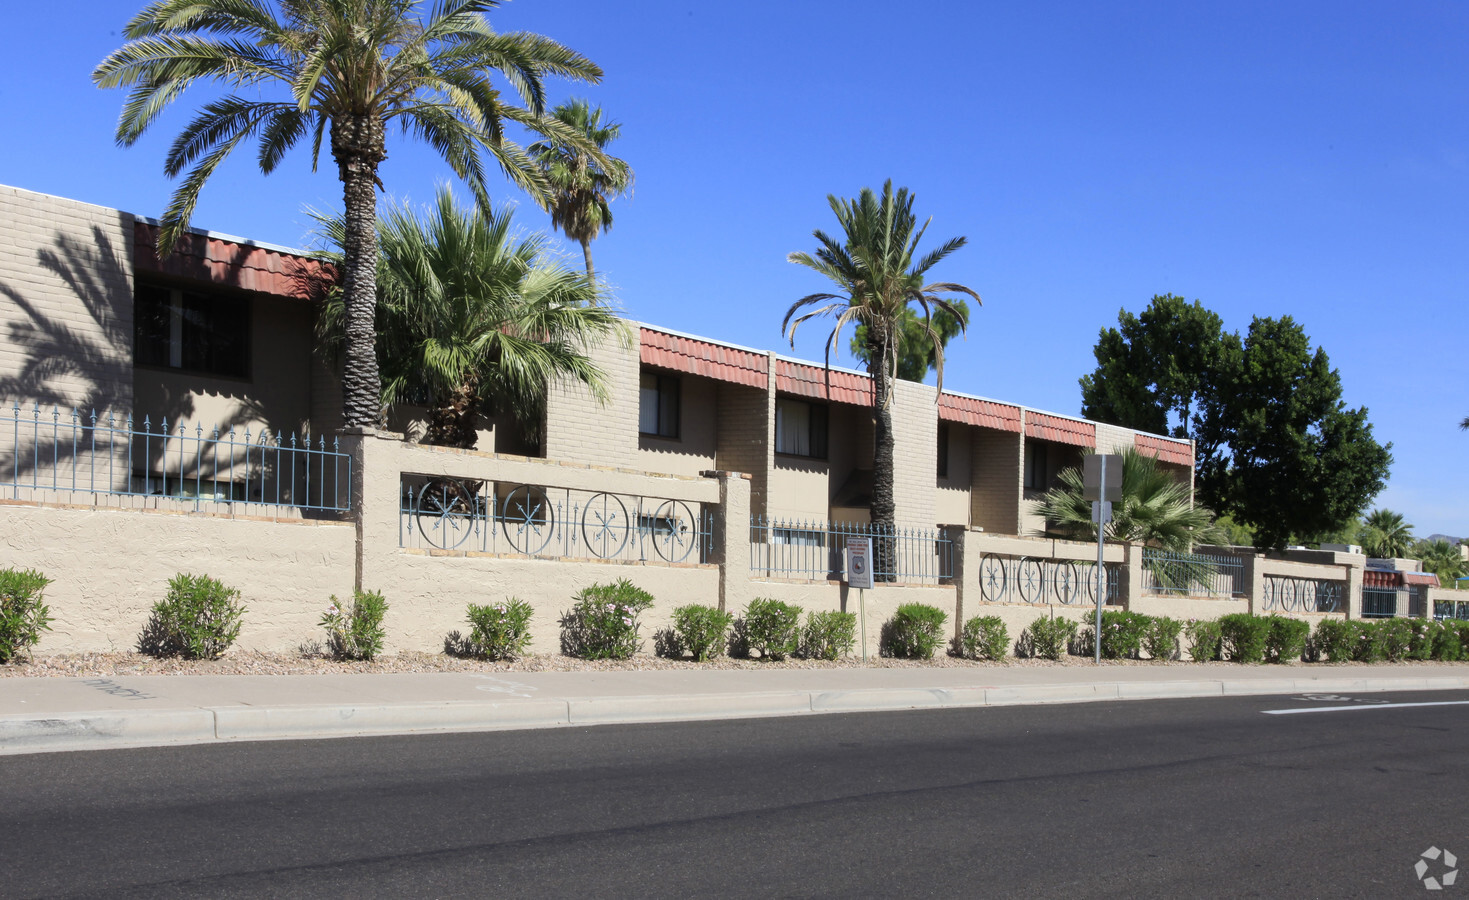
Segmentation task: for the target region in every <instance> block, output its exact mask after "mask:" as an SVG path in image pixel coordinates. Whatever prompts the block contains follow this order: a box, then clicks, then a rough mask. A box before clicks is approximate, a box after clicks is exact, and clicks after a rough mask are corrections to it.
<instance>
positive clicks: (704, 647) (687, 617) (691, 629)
mask: <svg viewBox="0 0 1469 900" xmlns="http://www.w3.org/2000/svg"><path fill="white" fill-rule="evenodd" d="M733 623H734V614H733V613H727V612H724V611H722V610H720V609H717V608H715V607H713V606H700V605H699V604H697V603H691V604H689V605H688V606H680V607H678V608H677V609H675V610H674V611H673V627H672V628H670V629H667V630H666V632H664V635H663V639H662V640H661V641H660V644H661V645H662V646H661V648H660V652H661V653H662V654H663V655H664V656H668V657H670V658H673V659H681V658H683V655H684V653H685V652H688V653H690V654H692V655H693V657H694V662H708V661H709V658H710V657H711V656H718V655H719V654H720V653H722V652H724V643H725V640H726V639H727V638H728V637H729V626H730V625H731V624H733Z"/></svg>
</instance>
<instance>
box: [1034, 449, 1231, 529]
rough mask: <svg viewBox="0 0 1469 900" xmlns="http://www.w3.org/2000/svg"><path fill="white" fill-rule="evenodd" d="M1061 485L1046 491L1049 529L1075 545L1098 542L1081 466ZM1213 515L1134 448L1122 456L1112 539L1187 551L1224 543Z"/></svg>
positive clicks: (1043, 509) (1065, 473)
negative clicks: (1084, 494) (1119, 496)
mask: <svg viewBox="0 0 1469 900" xmlns="http://www.w3.org/2000/svg"><path fill="white" fill-rule="evenodd" d="M1058 477H1059V479H1060V481H1061V484H1060V485H1059V486H1057V487H1054V488H1051V489H1050V490H1048V491H1046V493H1045V495H1044V496H1043V497H1042V498H1041V500H1040V505H1039V507H1038V509H1037V512H1039V513H1040V515H1041V516H1043V517H1044V518H1045V520H1046V525H1047V527H1048V529H1050V530H1054V531H1055V532H1057V533H1059V534H1061V535H1064V536H1065V537H1068V538H1071V539H1073V540H1092V541H1094V540H1096V539H1097V526H1096V524H1095V523H1093V522H1092V509H1091V501H1089V500H1085V499H1083V498H1082V470H1081V468H1080V467H1076V468H1068V469H1063V470H1061V473H1060V475H1059V476H1058ZM1225 538H1226V535H1225V534H1224V533H1223V530H1222V529H1220V528H1218V527H1217V526H1216V525H1215V524H1214V514H1213V513H1212V512H1210V511H1209V510H1208V509H1205V508H1204V507H1202V506H1195V505H1194V504H1193V497H1192V494H1191V492H1190V490H1189V486H1188V485H1187V484H1184V483H1182V482H1180V481H1177V480H1175V479H1174V478H1173V476H1172V475H1170V474H1168V473H1167V472H1166V471H1164V470H1162V469H1160V468H1159V467H1158V460H1157V459H1155V458H1154V457H1151V456H1148V455H1147V454H1145V453H1140V452H1138V451H1137V450H1136V449H1134V448H1131V447H1129V448H1126V449H1124V450H1123V451H1122V500H1121V501H1119V502H1114V503H1113V504H1112V521H1111V523H1110V524H1109V525H1108V526H1107V539H1108V540H1113V541H1131V542H1133V543H1138V544H1145V545H1147V546H1150V547H1157V548H1160V549H1163V550H1171V551H1175V552H1179V553H1182V552H1187V551H1188V550H1189V549H1190V548H1191V547H1192V546H1193V545H1194V544H1212V543H1216V542H1220V541H1223V540H1224V539H1225Z"/></svg>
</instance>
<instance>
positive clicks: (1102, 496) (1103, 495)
mask: <svg viewBox="0 0 1469 900" xmlns="http://www.w3.org/2000/svg"><path fill="white" fill-rule="evenodd" d="M1097 497H1098V498H1099V499H1098V500H1097V625H1096V629H1095V630H1094V631H1093V632H1092V634H1093V636H1094V638H1095V640H1093V641H1092V643H1093V644H1094V645H1096V646H1095V647H1094V648H1093V649H1094V650H1095V651H1096V654H1097V658H1096V664H1097V665H1099V666H1100V665H1101V664H1102V582H1103V575H1104V574H1105V571H1104V564H1103V562H1102V546H1103V544H1104V542H1105V541H1106V533H1107V457H1106V455H1105V454H1104V455H1103V456H1102V485H1101V488H1100V489H1099V490H1098V491H1097Z"/></svg>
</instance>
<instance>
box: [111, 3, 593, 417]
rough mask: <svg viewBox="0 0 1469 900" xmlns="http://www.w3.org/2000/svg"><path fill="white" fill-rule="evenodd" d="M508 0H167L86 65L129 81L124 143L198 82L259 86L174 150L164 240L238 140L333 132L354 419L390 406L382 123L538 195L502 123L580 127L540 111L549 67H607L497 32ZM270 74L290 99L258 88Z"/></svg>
mask: <svg viewBox="0 0 1469 900" xmlns="http://www.w3.org/2000/svg"><path fill="white" fill-rule="evenodd" d="M498 5H499V0H442V2H439V3H437V4H436V5H435V6H434V8H433V9H432V11H431V12H430V13H429V15H428V17H427V18H420V16H419V15H418V8H419V0H274V2H272V0H157V2H154V3H152V4H150V5H149V6H147V7H146V8H144V9H143V10H142V12H140V13H138V14H137V16H135V17H134V18H133V19H132V21H130V22H129V23H128V24H127V27H126V28H125V29H124V34H125V35H126V37H127V38H128V43H126V44H124V45H123V46H122V47H121V48H119V49H118V50H116V51H114V52H113V53H112V54H111V55H109V56H108V57H107V58H106V59H104V60H103V61H102V63H101V64H100V65H98V66H97V69H96V71H94V72H93V73H92V79H93V81H95V82H96V83H97V84H98V85H99V86H101V87H104V88H114V87H128V88H131V91H130V92H129V94H128V97H127V100H126V102H125V103H124V104H123V109H122V116H121V118H120V119H119V121H118V125H117V141H118V143H119V144H121V145H123V146H131V145H132V144H133V143H134V142H136V141H137V140H138V138H139V137H141V136H142V134H143V132H144V131H146V130H147V129H148V126H150V125H151V124H153V122H154V121H155V120H156V119H157V117H158V115H159V114H160V113H161V112H162V111H163V109H164V108H165V107H167V106H168V104H169V103H171V102H172V101H173V100H175V99H177V98H178V96H179V95H180V94H182V93H183V92H184V91H185V90H186V89H187V88H188V87H190V86H191V85H193V84H194V83H196V82H199V81H206V82H219V83H223V84H225V85H228V86H230V87H232V88H243V89H245V92H246V93H247V94H248V95H249V96H239V95H234V94H231V95H230V96H226V97H224V98H222V99H218V100H214V101H212V102H210V103H207V104H205V105H204V107H203V109H202V110H201V111H200V113H199V114H198V116H196V117H195V118H194V120H193V121H191V122H190V123H189V124H188V125H187V126H186V127H185V128H184V130H183V132H182V133H180V134H179V136H178V137H177V138H176V139H175V140H174V142H173V146H172V147H171V148H170V149H169V152H168V156H167V158H166V160H165V163H164V171H165V172H167V173H168V175H169V176H170V177H177V176H179V175H184V179H183V181H182V182H181V183H180V184H179V186H178V189H177V190H176V191H175V192H174V195H173V199H172V200H171V201H170V203H169V206H168V209H167V211H166V212H165V213H164V216H163V228H162V230H161V233H160V236H159V252H160V253H163V254H167V253H169V252H170V251H171V250H172V248H173V245H174V243H175V241H176V240H177V239H178V236H179V235H180V234H181V233H182V232H183V229H184V228H185V227H186V226H187V225H188V221H189V216H190V214H191V213H192V212H193V210H194V206H195V204H196V202H197V201H198V198H199V192H200V190H201V189H202V188H203V186H204V182H205V181H207V180H208V178H209V176H210V175H211V174H212V173H213V172H214V170H215V169H216V168H218V167H219V165H220V163H222V162H223V161H224V160H225V159H226V158H227V157H228V156H229V155H230V153H231V152H233V151H234V150H235V148H237V147H239V146H240V145H241V144H243V143H245V142H247V141H254V140H256V139H257V138H258V142H259V150H258V156H257V162H258V163H259V165H260V169H261V171H262V172H264V173H266V174H269V173H270V172H271V171H273V170H274V169H275V167H276V166H277V165H278V164H279V163H280V161H281V158H282V157H283V156H284V155H285V153H286V151H288V150H289V149H291V148H292V147H293V146H295V145H296V144H297V143H299V142H300V141H302V140H304V139H309V140H310V141H311V159H312V165H313V166H315V164H316V162H317V159H318V158H319V156H320V153H321V145H322V140H323V138H324V137H329V138H330V142H331V153H332V158H333V159H335V160H336V163H337V176H338V178H340V179H341V182H342V197H343V201H344V206H345V209H346V230H345V234H344V236H343V249H344V256H343V273H342V290H343V294H344V296H345V298H346V310H347V312H346V336H347V346H346V363H345V366H344V369H343V375H342V388H343V406H344V409H343V414H344V418H345V420H346V424H347V425H349V426H354V425H360V426H371V425H376V424H377V423H378V420H379V416H380V412H381V410H380V408H379V407H378V405H377V404H378V388H379V384H378V368H377V362H376V360H375V359H374V357H373V308H374V303H375V297H376V285H375V273H376V261H377V238H376V231H375V230H374V220H375V217H376V212H377V210H376V203H377V189H378V188H379V187H380V186H381V184H380V181H379V179H378V174H377V173H378V166H379V164H381V162H382V161H383V160H384V159H386V158H387V138H386V135H387V126H388V125H389V124H390V123H393V122H397V123H398V124H400V125H401V126H402V128H403V129H404V130H405V131H406V132H408V133H410V134H413V135H415V136H416V137H418V138H420V139H422V140H424V141H426V142H427V143H428V144H429V145H430V146H432V147H433V148H434V149H435V150H436V151H438V153H439V154H440V155H441V156H442V157H443V158H444V160H445V161H446V162H448V164H449V166H450V167H451V168H452V169H453V170H454V172H455V174H457V175H458V176H459V177H460V178H463V179H464V180H465V181H466V182H467V183H468V184H469V185H470V186H471V188H473V189H474V190H475V192H476V193H477V194H483V193H484V166H483V161H482V158H481V153H485V154H488V155H489V157H490V158H491V159H493V160H494V161H495V162H496V163H498V164H499V165H500V167H501V168H502V169H503V170H504V171H505V173H506V174H507V175H508V176H509V177H510V179H511V180H512V181H514V182H515V183H516V184H518V185H520V186H521V187H523V188H525V189H527V190H529V191H530V192H531V193H532V194H535V195H539V194H541V193H544V190H545V179H544V178H543V177H542V176H541V175H540V173H539V172H538V171H537V170H536V168H535V166H534V165H532V164H531V162H530V160H529V158H528V157H527V156H526V154H525V151H524V149H523V148H521V147H519V146H518V145H516V144H515V143H514V142H513V141H510V140H508V139H507V138H506V137H505V134H504V123H505V122H513V123H516V124H519V125H522V126H525V127H527V128H529V129H530V130H532V131H533V132H536V133H540V134H544V135H547V136H550V137H554V138H556V139H559V140H567V141H570V142H573V143H576V142H580V141H581V138H580V136H579V135H577V134H576V133H574V132H572V131H571V130H569V129H567V128H566V127H565V126H564V125H562V124H561V123H560V122H558V121H556V120H553V119H548V118H546V117H545V116H544V109H545V97H544V89H543V84H542V82H543V79H544V77H545V76H547V75H561V76H565V77H568V78H573V79H579V80H582V81H593V82H594V81H597V80H598V79H599V78H600V77H601V74H602V72H601V70H600V69H599V68H597V66H596V65H595V64H594V63H592V62H591V61H590V60H588V59H586V58H585V57H582V56H581V55H579V54H577V53H575V52H573V51H572V50H569V49H567V48H566V47H563V46H561V45H560V44H558V43H556V42H554V41H552V40H550V39H548V38H545V37H541V36H539V35H534V34H525V33H510V34H497V33H495V31H494V30H493V29H492V28H491V27H490V24H489V22H488V21H487V20H486V18H485V12H486V11H488V10H490V9H493V8H495V7H496V6H498ZM496 71H498V72H500V73H501V74H502V75H503V76H504V78H505V80H506V81H507V82H508V83H509V84H510V85H511V87H513V88H514V90H515V92H516V94H518V95H519V98H520V100H521V102H522V103H523V104H524V106H517V105H515V104H514V103H513V102H507V101H506V99H505V98H504V97H503V96H502V94H501V91H500V89H498V88H497V87H495V85H494V84H493V83H492V81H491V79H490V74H491V73H492V72H496ZM271 86H274V87H276V88H277V89H279V91H280V94H281V97H282V99H280V100H264V99H257V97H258V96H259V92H263V90H264V89H265V88H267V87H271ZM589 152H590V151H589ZM186 171H187V174H185V172H186Z"/></svg>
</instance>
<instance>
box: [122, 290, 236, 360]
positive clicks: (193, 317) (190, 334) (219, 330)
mask: <svg viewBox="0 0 1469 900" xmlns="http://www.w3.org/2000/svg"><path fill="white" fill-rule="evenodd" d="M133 337H134V342H133V343H134V347H133V354H134V360H135V362H136V363H137V364H138V365H143V366H158V367H160V368H165V369H184V370H187V371H190V372H203V373H204V374H206V375H226V376H230V377H233V378H246V377H248V376H249V374H250V301H248V300H245V299H242V298H237V297H225V296H219V295H207V294H195V293H190V292H188V291H182V290H179V289H178V288H165V287H157V286H154V285H146V284H140V285H138V289H137V291H136V293H135V294H134V303H133Z"/></svg>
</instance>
